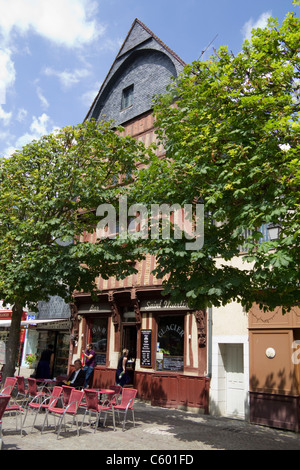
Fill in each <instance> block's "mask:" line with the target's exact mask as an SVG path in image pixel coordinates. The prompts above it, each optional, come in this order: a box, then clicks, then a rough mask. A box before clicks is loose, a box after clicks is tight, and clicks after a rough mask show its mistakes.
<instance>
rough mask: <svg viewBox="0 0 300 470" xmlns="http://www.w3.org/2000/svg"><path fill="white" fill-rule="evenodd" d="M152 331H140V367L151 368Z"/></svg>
mask: <svg viewBox="0 0 300 470" xmlns="http://www.w3.org/2000/svg"><path fill="white" fill-rule="evenodd" d="M151 347H152V330H141V366H142V367H152V358H151Z"/></svg>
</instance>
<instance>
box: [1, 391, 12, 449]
mask: <svg viewBox="0 0 300 470" xmlns="http://www.w3.org/2000/svg"><path fill="white" fill-rule="evenodd" d="M9 400H10V395H0V450H1V447H2V416H3V414H4V412H5V409H6V407H7V405H8V402H9Z"/></svg>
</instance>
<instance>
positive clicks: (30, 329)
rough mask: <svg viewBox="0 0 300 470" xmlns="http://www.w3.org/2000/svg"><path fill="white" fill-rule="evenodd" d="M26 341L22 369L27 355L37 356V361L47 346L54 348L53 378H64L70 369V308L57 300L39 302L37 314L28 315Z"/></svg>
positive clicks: (52, 298)
mask: <svg viewBox="0 0 300 470" xmlns="http://www.w3.org/2000/svg"><path fill="white" fill-rule="evenodd" d="M26 325H27V329H26V338H25V344H24V353H23V359H22V366H23V367H26V357H27V355H28V354H36V356H37V361H36V363H35V366H36V365H37V362H38V360H39V358H40V357H41V353H42V351H43V350H44V349H46V348H47V347H48V345H52V346H53V348H54V366H53V371H52V377H58V376H66V375H67V373H68V368H69V358H70V351H71V349H70V348H72V347H73V343H72V341H71V330H72V326H73V323H72V316H71V308H70V306H69V305H68V304H66V303H65V302H64V301H63V299H61V298H60V297H57V296H55V297H51V298H50V300H49V302H39V303H38V312H37V313H29V314H28V315H27V321H26Z"/></svg>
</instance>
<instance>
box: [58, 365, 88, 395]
mask: <svg viewBox="0 0 300 470" xmlns="http://www.w3.org/2000/svg"><path fill="white" fill-rule="evenodd" d="M74 367H75V370H74V371H73V372H72V373H71V374H70V375H69V377H68V378H67V380H64V381H63V382H60V383H59V384H58V385H60V386H61V385H68V386H69V387H74V388H82V387H83V385H84V380H85V371H84V370H82V364H81V360H80V359H76V361H74Z"/></svg>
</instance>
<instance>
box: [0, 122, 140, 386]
mask: <svg viewBox="0 0 300 470" xmlns="http://www.w3.org/2000/svg"><path fill="white" fill-rule="evenodd" d="M116 130H117V131H119V130H121V129H112V123H102V124H99V123H96V122H94V121H92V122H85V123H84V124H80V125H78V126H76V127H66V128H65V129H62V130H60V131H58V132H57V133H54V134H50V135H47V136H44V137H42V138H41V139H40V140H38V141H33V142H32V143H30V144H29V145H27V146H25V147H24V148H23V149H22V150H20V151H17V152H15V153H14V155H12V156H11V157H10V158H3V159H2V160H1V163H0V298H1V299H3V300H4V302H5V303H8V304H11V305H13V308H12V310H13V315H12V322H11V328H10V334H9V339H8V343H7V354H6V366H5V369H4V376H5V377H6V376H9V375H12V374H13V373H14V369H15V364H16V356H17V352H18V344H19V334H20V321H21V315H22V310H23V309H24V307H25V306H26V305H29V306H30V307H31V308H35V306H36V303H37V302H38V301H40V300H48V299H49V296H52V295H59V296H61V297H62V298H63V299H65V300H66V301H69V300H70V299H71V298H72V294H73V292H74V291H81V290H83V291H84V292H91V293H92V294H93V293H96V292H97V289H96V284H95V279H96V278H97V276H99V275H100V274H101V275H103V276H106V277H107V276H110V275H115V276H123V275H124V273H128V272H130V270H131V269H132V268H131V265H130V264H128V262H127V259H128V256H129V254H128V253H129V250H130V244H129V243H128V244H127V245H126V247H127V248H126V247H124V246H123V245H122V244H121V243H120V242H119V241H118V240H117V239H116V240H109V239H106V240H105V239H104V240H100V239H98V240H96V242H95V243H89V242H88V241H85V238H84V237H83V236H82V235H83V234H84V232H87V233H93V232H94V231H95V228H96V226H97V223H98V222H99V217H98V216H97V214H96V208H97V207H98V206H99V205H100V204H103V203H110V202H113V201H114V200H115V198H116V197H117V195H118V193H119V189H118V186H117V185H116V184H115V183H116V181H117V179H116V178H117V176H118V175H119V174H123V175H126V174H130V173H131V172H132V171H133V170H134V168H135V163H136V159H137V158H139V157H140V156H141V155H142V153H141V152H142V151H143V149H142V146H141V145H140V144H139V143H137V142H136V141H135V140H134V139H132V138H130V137H122V136H121V135H120V132H115V131H116Z"/></svg>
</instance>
